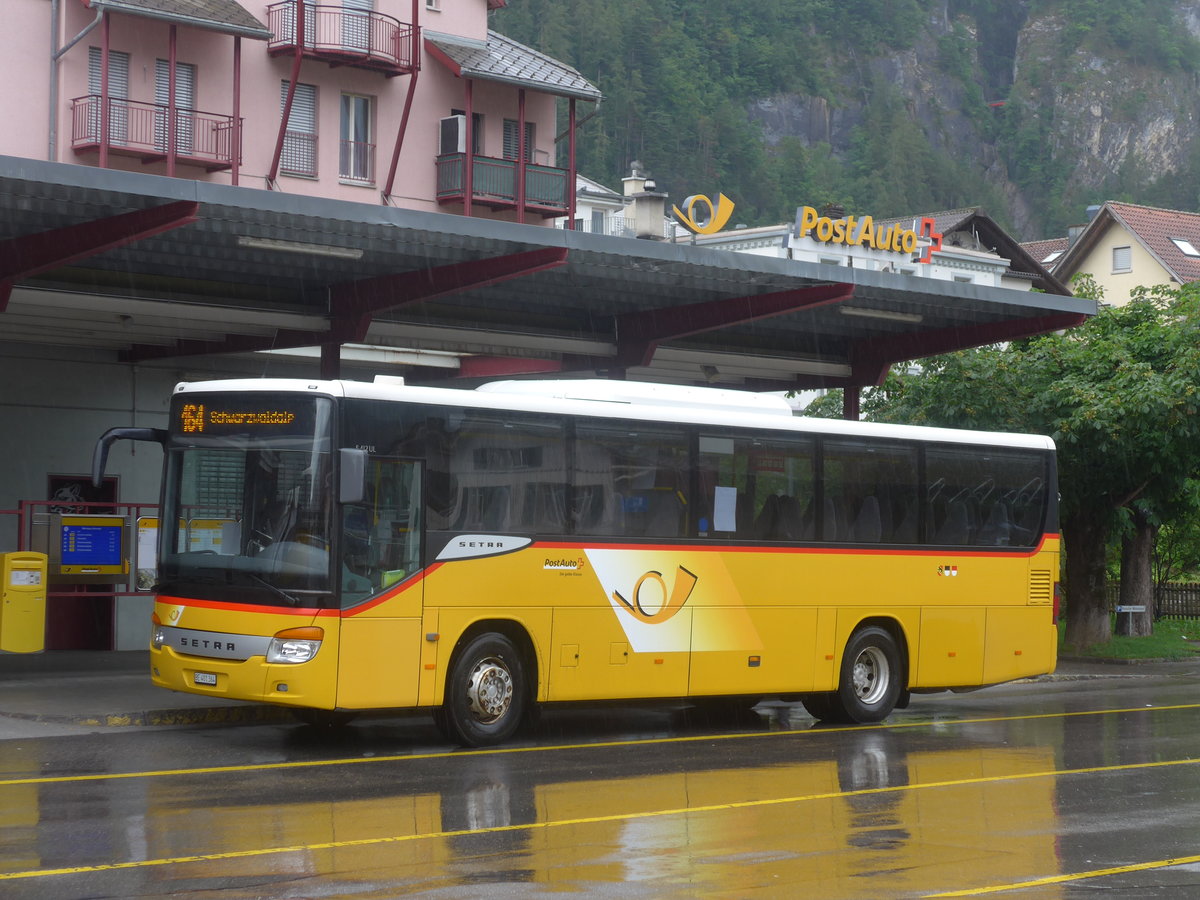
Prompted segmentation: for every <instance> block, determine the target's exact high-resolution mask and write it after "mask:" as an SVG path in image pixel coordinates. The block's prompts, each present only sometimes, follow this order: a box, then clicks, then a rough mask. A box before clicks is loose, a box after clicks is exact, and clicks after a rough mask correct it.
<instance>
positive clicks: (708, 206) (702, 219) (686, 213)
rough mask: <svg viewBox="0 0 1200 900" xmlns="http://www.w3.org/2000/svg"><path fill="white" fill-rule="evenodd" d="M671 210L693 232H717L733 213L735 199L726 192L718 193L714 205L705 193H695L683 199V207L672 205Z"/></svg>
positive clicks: (681, 223) (680, 222)
mask: <svg viewBox="0 0 1200 900" xmlns="http://www.w3.org/2000/svg"><path fill="white" fill-rule="evenodd" d="M671 211H672V212H674V213H675V218H676V219H677V220H678V222H679V224H680V225H682V226H683V227H684V228H686V229H687V230H688V231H690V232H691V233H692V234H716V233H717V232H718V231H720V230H721V229H722V228H724V227H725V226H726V225H727V224H728V222H729V217H730V216H732V215H733V201H732V200H730V199H729V198H728V197H726V196H725V195H724V194H717V202H716V204H715V205H714V204H713V202H712V200H710V199H709V198H708V197H705V196H704V195H703V194H693V195H692V196H690V197H688V198H687V199H686V200H684V201H683V209H680V208H679V207H678V206H672V207H671Z"/></svg>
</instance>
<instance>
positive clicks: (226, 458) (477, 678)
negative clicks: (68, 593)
mask: <svg viewBox="0 0 1200 900" xmlns="http://www.w3.org/2000/svg"><path fill="white" fill-rule="evenodd" d="M119 438H134V439H157V440H161V441H162V442H163V444H164V447H165V450H166V453H165V470H164V479H163V495H162V522H161V527H160V534H161V536H160V546H159V560H158V584H157V585H156V588H155V590H156V593H157V597H156V602H155V607H154V622H153V638H152V645H151V667H152V677H153V680H154V682H155V683H156V684H158V685H161V686H162V687H166V688H170V689H172V690H176V691H188V692H192V693H198V694H206V695H211V696H215V697H223V698H235V699H241V700H248V701H256V702H260V703H261V702H267V703H273V704H279V705H283V706H288V707H291V708H293V709H294V710H295V711H296V713H297V715H298V716H299V717H300V718H302V719H304V720H306V721H311V722H322V723H329V724H332V723H337V722H341V721H344V720H347V719H349V718H350V717H352V716H353V715H355V714H356V713H359V712H362V711H368V710H392V709H403V708H415V707H422V708H427V709H429V710H430V711H431V712H432V714H433V715H434V718H435V721H436V722H437V724H438V725H439V727H440V728H441V729H442V730H443V732H444V733H445V734H446V735H447V736H448V737H450V738H451V739H453V740H455V741H458V742H461V743H463V744H467V745H473V746H480V745H488V744H495V743H499V742H502V741H505V740H507V739H508V738H510V737H511V736H512V735H513V734H514V733H515V732H516V730H517V729H518V727H520V725H521V724H522V722H523V721H525V720H527V719H528V718H529V717H530V716H532V715H533V714H534V712H535V711H536V709H537V708H538V707H539V705H540V704H547V703H566V702H579V701H605V700H609V701H611V700H628V699H650V698H725V701H728V700H734V699H738V700H741V699H745V700H747V701H751V700H752V698H761V697H764V696H773V697H774V696H777V697H783V698H790V699H799V700H801V701H802V702H803V703H804V705H805V707H806V709H807V710H808V711H809V712H811V713H812V714H813V715H814V716H816V717H817V718H820V719H824V720H830V721H843V722H858V723H866V722H876V721H880V720H882V719H884V718H885V717H887V716H888V715H889V714H890V713H891V711H892V710H893V709H894V708H896V707H903V706H905V705H907V703H908V702H909V698H910V695H911V694H913V693H921V692H929V691H938V690H947V689H964V688H971V687H978V686H981V685H988V684H996V683H999V682H1004V681H1009V680H1012V679H1016V678H1021V677H1025V676H1032V675H1037V674H1041V673H1046V672H1051V671H1053V669H1054V666H1055V659H1056V628H1055V622H1056V619H1057V615H1058V610H1057V599H1056V598H1057V581H1058V572H1059V543H1060V542H1059V535H1058V529H1057V496H1058V494H1057V486H1056V474H1055V465H1054V446H1053V443H1052V442H1051V441H1050V439H1049V438H1045V437H1039V436H1031V435H1013V434H987V433H980V432H966V431H957V430H949V429H930V428H915V427H907V426H889V425H878V424H870V423H861V422H846V421H833V420H816V419H806V418H801V417H797V416H795V415H793V413H792V410H791V408H790V407H789V406H788V404H787V402H786V401H785V400H784V399H782V398H780V397H776V396H766V395H758V394H752V393H747V392H739V391H726V390H716V389H708V388H691V387H680V386H669V385H653V384H638V383H631V382H610V381H597V380H578V381H557V382H553V381H551V382H532V381H529V382H523V381H513V382H500V383H495V384H490V385H484V386H483V387H481V388H478V389H476V390H473V391H472V390H454V389H444V388H429V387H417V386H410V385H404V384H402V383H398V380H397V379H377V381H376V383H366V382H353V381H331V382H323V381H291V380H272V379H256V380H234V381H214V382H200V383H185V384H181V385H179V386H178V387H177V388H176V390H175V394H174V396H173V399H172V403H171V410H170V427H169V428H168V429H167V430H166V431H164V432H159V431H156V430H150V429H114V430H112V431H110V432H109V433H108V434H106V435H105V436H104V437H103V438H101V441H100V444H99V445H98V446H97V454H96V466H95V469H96V472H97V473H99V472H101V471H102V469H103V464H104V456H105V454H106V453H107V449H108V445H109V444H110V443H111V442H112V441H113V440H116V439H119ZM725 701H721V702H725Z"/></svg>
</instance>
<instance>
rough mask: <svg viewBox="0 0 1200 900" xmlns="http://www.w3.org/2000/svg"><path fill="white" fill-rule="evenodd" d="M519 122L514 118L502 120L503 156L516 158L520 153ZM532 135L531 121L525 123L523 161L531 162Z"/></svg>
mask: <svg viewBox="0 0 1200 900" xmlns="http://www.w3.org/2000/svg"><path fill="white" fill-rule="evenodd" d="M520 134H521V128H520V122H518V121H517V120H516V119H505V120H504V158H505V159H516V158H517V156H518V155H519V154H520V143H521V142H520ZM533 136H534V128H533V123H532V122H526V123H525V162H527V163H531V162H533Z"/></svg>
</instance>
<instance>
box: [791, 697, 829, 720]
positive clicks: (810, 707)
mask: <svg viewBox="0 0 1200 900" xmlns="http://www.w3.org/2000/svg"><path fill="white" fill-rule="evenodd" d="M833 698H834V695H833V694H805V695H804V696H803V697H801V698H800V703H801V705H802V706H803V707H804V709H805V711H806V712H807V713H808V714H809V715H810V716H812V717H813V718H814V719H817V720H818V721H820V722H832V721H835V720H836V719H837V716H836V714H835V707H834V702H833Z"/></svg>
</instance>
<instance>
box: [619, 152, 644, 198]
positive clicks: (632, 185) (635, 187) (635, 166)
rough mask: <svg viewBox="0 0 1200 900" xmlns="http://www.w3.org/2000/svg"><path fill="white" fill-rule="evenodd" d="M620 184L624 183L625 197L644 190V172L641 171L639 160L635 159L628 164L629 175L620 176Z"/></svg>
mask: <svg viewBox="0 0 1200 900" xmlns="http://www.w3.org/2000/svg"><path fill="white" fill-rule="evenodd" d="M621 184H622V185H624V188H625V196H626V197H632V196H633V195H634V194H640V193H641V192H642V191H644V190H646V173H645V172H643V171H642V164H641V162H639V161H638V160H636V159H635V160H634V161H633V162H631V163H630V164H629V176H628V177H626V178H622V179H621Z"/></svg>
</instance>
